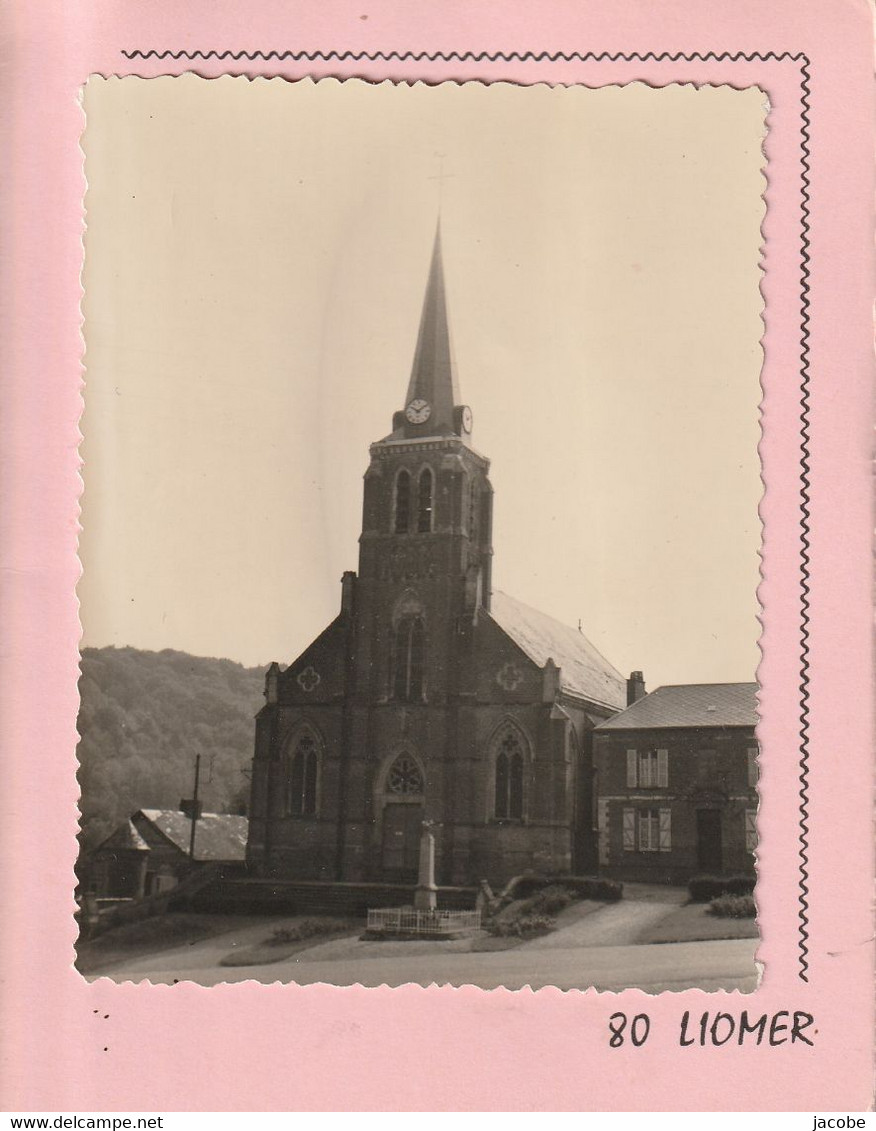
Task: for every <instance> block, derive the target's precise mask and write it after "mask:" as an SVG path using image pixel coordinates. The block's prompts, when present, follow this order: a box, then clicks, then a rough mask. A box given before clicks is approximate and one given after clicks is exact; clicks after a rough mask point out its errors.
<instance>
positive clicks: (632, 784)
mask: <svg viewBox="0 0 876 1131" xmlns="http://www.w3.org/2000/svg"><path fill="white" fill-rule="evenodd" d="M635 788H636V752H635V750H628V751H627V789H635Z"/></svg>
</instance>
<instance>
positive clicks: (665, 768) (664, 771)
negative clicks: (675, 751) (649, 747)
mask: <svg viewBox="0 0 876 1131" xmlns="http://www.w3.org/2000/svg"><path fill="white" fill-rule="evenodd" d="M657 785H658V786H661V787H663V788H664V789H665V788H666V786H668V785H669V751H668V750H658V751H657Z"/></svg>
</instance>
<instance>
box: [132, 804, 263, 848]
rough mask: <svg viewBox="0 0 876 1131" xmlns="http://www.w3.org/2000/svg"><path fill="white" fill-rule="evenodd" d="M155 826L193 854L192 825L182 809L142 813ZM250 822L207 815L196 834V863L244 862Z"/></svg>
mask: <svg viewBox="0 0 876 1131" xmlns="http://www.w3.org/2000/svg"><path fill="white" fill-rule="evenodd" d="M140 812H141V813H142V814H143V816H144V817H145V818H146V820H147V821H149V822H150V823H151V824H153V825H154V826H155V828H156V829H158V831H159V832H161V833H163V834H164V835H165V836H166V837H167V838H168V840H171V841H173V843H174V844H175V845H176V846H177V848H179V849H181V850H182V851H183V852H185V853H188V851H189V838H190V837H191V835H192V822H191V821H190V820H189V818H188V817H187V816H186V815H185V814H184V813H180V812H179V810H178V809H141V810H140ZM248 831H249V821H248V820H247V818H246V817H234V816H230V815H229V814H227V813H203V814H202V815H201V817H200V819H199V820H198V828H197V831H196V832H195V859H196V860H244V859H245V858H246V837H247V833H248Z"/></svg>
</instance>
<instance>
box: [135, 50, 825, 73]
mask: <svg viewBox="0 0 876 1131" xmlns="http://www.w3.org/2000/svg"><path fill="white" fill-rule="evenodd" d="M122 54H123V55H124V56H125V58H126V59H191V60H194V59H203V60H208V59H218V60H219V61H220V62H224V61H225V60H226V59H233V60H234V61H235V62H238V61H239V60H241V59H248V60H253V61H255V60H257V59H260V60H264V61H268V60H275V61H280V62H281V61H283V60H286V59H291V60H293V61H294V62H301V61H302V60H303V61H305V62H308V63H315V62H316V61H317V60H321V61H323V62H330V61H334V62H341V63H346V62H361V61H363V60H367V61H369V62H375V63H377V62H382V63H388V62H395V63H422V62H428V63H438V62H442V63H451V62H453V63H483V62H487V63H499V62H502V63H544V62H547V63H559V62H562V63H572V62H579V63H594V62H595V63H599V62H611V63H614V62H617V61H618V60H623V61H624V62H627V63H645V62H652V63H675V62H678V61H679V60H682V59H683V60H685V61H686V62H690V63H697V62H709V63H738V62H739V61H740V60H744V61H745V62H746V63H753V62H755V61H757V62H764V63H766V62H775V63H782V62H792V63H801V64H803V67H802V69H803V71H804V72H805V71H806V70H807V68H808V66H809V59H808V58H807V56H806V55H804V54H803V53H802V52H798V53H797V54H791V52H790V51H782V52H776V51H765V52H757V51H755V52H752V53H747V52H745V51H735V52H730V51H722V52H720V54H719V53H718V52H715V51H705V52H703V53H700V52H696V51H695V52H692V53H690V54H685V53H683V52H681V51H678V52H675V53H672V52H669V51H661V52H660V53H659V54H658V53H656V52H654V51H646V52H644V53H643V54H638V53H636V52H633V53H632V54H625V53H624V52H622V51H599V52H596V51H584V52H581V51H507V52H505V51H495V52H492V53H491V52H488V51H228V50H226V51H216V50H214V49H210V50H208V51H200V50H198V51H169V50H166V51H157V50H155V49H154V48H150V49H149V50H147V51H143V50H141V49H140V48H134V49H133V50H131V51H127V50H125V49H124V48H123V49H122ZM807 81H808V75H807Z"/></svg>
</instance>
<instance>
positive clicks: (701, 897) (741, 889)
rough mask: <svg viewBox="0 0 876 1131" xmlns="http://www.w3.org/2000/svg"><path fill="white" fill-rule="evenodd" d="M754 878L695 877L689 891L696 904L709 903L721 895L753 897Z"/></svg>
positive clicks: (688, 886)
mask: <svg viewBox="0 0 876 1131" xmlns="http://www.w3.org/2000/svg"><path fill="white" fill-rule="evenodd" d="M754 885H755V878H754V876H694V877H693V879H692V880H689V881H688V885H687V890H688V891H689V892H690V897H691V899H692V900H693V902H694V903H708V902H709V900H711V899H717V898H718V897H719V896H721V895H751V893H752V892H753V891H754Z"/></svg>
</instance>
